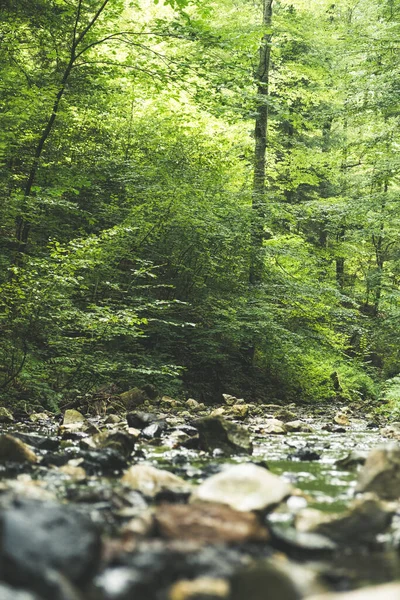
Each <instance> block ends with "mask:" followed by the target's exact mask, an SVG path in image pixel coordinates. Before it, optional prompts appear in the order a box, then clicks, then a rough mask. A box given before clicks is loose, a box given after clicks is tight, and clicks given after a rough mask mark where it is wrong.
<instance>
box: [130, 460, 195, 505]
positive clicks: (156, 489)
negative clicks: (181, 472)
mask: <svg viewBox="0 0 400 600" xmlns="http://www.w3.org/2000/svg"><path fill="white" fill-rule="evenodd" d="M121 481H122V483H124V484H126V485H127V486H129V487H130V488H132V489H134V490H138V491H139V492H141V493H142V494H143V495H144V496H148V497H151V498H153V497H154V496H156V495H157V494H159V493H160V492H165V491H172V492H174V493H182V494H186V493H187V494H189V493H190V491H191V488H192V486H191V485H190V483H187V482H186V481H185V480H184V479H182V478H181V477H178V476H177V475H174V474H173V473H170V472H169V471H163V470H161V469H156V468H155V467H151V466H150V465H134V466H133V467H130V468H129V469H128V470H127V471H125V473H124V475H123V477H122V480H121Z"/></svg>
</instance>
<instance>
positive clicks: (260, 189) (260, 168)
mask: <svg viewBox="0 0 400 600" xmlns="http://www.w3.org/2000/svg"><path fill="white" fill-rule="evenodd" d="M272 3H273V0H264V2H263V26H264V28H265V33H264V35H263V38H262V41H261V45H260V50H259V61H258V67H257V70H256V72H255V73H254V79H255V82H256V84H257V116H256V121H255V128H254V138H255V148H254V173H253V199H252V209H253V213H252V214H253V216H252V236H251V258H250V273H249V281H250V283H251V284H252V285H257V284H259V283H261V281H262V278H263V256H262V246H263V239H264V218H265V166H266V156H267V132H268V94H269V73H270V65H271V38H272V33H271V25H272Z"/></svg>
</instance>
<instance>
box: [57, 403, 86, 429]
mask: <svg viewBox="0 0 400 600" xmlns="http://www.w3.org/2000/svg"><path fill="white" fill-rule="evenodd" d="M76 423H86V418H85V417H84V416H83V414H82V413H81V412H79V410H74V409H73V408H70V409H68V410H66V411H65V413H64V418H63V422H62V424H63V425H64V427H68V426H69V425H75V424H76Z"/></svg>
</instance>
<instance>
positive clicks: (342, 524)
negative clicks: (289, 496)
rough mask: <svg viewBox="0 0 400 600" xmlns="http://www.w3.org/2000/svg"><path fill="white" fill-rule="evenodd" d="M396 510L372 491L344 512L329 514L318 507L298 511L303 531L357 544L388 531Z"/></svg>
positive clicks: (300, 527) (298, 519)
mask: <svg viewBox="0 0 400 600" xmlns="http://www.w3.org/2000/svg"><path fill="white" fill-rule="evenodd" d="M393 515H394V510H393V509H392V508H391V507H388V506H387V505H386V504H384V503H383V502H380V501H379V500H378V499H377V498H376V497H374V496H372V495H368V496H367V497H365V498H360V499H357V500H355V501H354V502H353V503H352V505H351V507H350V509H349V510H348V511H346V512H345V513H343V514H334V515H328V514H326V513H324V512H322V511H319V510H316V509H304V510H302V511H300V512H299V513H298V514H297V515H296V528H297V530H298V531H300V532H313V533H318V534H321V535H324V536H325V537H327V538H329V539H330V540H333V541H334V542H337V543H342V544H346V545H357V544H361V543H365V542H368V541H373V540H374V538H375V537H376V536H377V535H378V534H379V533H382V532H384V531H385V530H386V529H387V528H388V527H389V525H390V524H391V521H392V518H393Z"/></svg>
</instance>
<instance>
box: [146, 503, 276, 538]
mask: <svg viewBox="0 0 400 600" xmlns="http://www.w3.org/2000/svg"><path fill="white" fill-rule="evenodd" d="M154 519H155V523H156V530H157V532H158V534H159V535H160V536H161V537H164V538H167V539H180V540H186V541H194V542H197V543H202V544H218V543H222V544H223V543H227V544H243V543H245V542H255V541H266V540H268V532H267V529H266V528H265V527H264V526H263V525H262V524H261V522H260V521H259V519H258V517H257V516H256V515H255V514H254V513H247V512H240V511H237V510H234V509H232V508H231V507H229V506H224V505H223V504H216V503H209V502H207V503H197V504H192V505H185V504H171V505H168V504H164V505H162V506H161V507H160V508H159V509H158V510H157V512H156V513H155V515H154Z"/></svg>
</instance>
